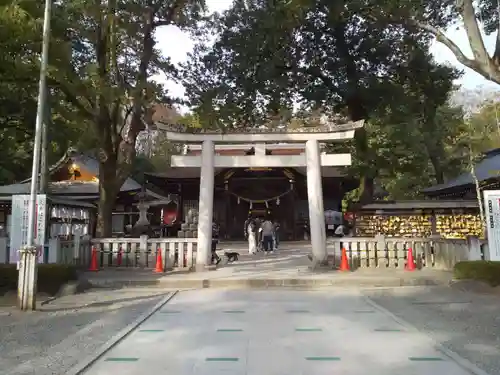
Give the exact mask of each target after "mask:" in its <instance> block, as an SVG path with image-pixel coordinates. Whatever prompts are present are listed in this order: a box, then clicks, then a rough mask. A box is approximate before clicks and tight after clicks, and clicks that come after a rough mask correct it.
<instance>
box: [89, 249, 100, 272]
mask: <svg viewBox="0 0 500 375" xmlns="http://www.w3.org/2000/svg"><path fill="white" fill-rule="evenodd" d="M89 271H91V272H96V271H99V268H97V250H96V248H95V246H93V247H92V254H91V255H90V267H89Z"/></svg>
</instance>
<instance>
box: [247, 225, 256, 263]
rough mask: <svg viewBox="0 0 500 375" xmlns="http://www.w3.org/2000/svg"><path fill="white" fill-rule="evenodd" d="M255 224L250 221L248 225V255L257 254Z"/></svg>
mask: <svg viewBox="0 0 500 375" xmlns="http://www.w3.org/2000/svg"><path fill="white" fill-rule="evenodd" d="M254 227H255V223H254V222H253V221H249V223H248V225H247V239H248V254H251V255H252V254H255V253H256V252H257V246H256V244H257V243H256V241H255V228H254Z"/></svg>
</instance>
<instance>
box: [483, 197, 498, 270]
mask: <svg viewBox="0 0 500 375" xmlns="http://www.w3.org/2000/svg"><path fill="white" fill-rule="evenodd" d="M483 194H484V214H485V216H486V229H487V232H488V248H489V252H490V259H489V260H496V261H499V260H500V190H485V191H484V193H483Z"/></svg>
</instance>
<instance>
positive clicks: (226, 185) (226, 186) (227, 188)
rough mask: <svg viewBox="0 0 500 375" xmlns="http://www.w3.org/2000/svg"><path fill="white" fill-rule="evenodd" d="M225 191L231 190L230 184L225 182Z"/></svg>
mask: <svg viewBox="0 0 500 375" xmlns="http://www.w3.org/2000/svg"><path fill="white" fill-rule="evenodd" d="M224 190H226V191H227V190H229V184H228V182H227V181H224Z"/></svg>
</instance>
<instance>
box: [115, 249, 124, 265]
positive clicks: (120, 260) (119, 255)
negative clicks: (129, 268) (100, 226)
mask: <svg viewBox="0 0 500 375" xmlns="http://www.w3.org/2000/svg"><path fill="white" fill-rule="evenodd" d="M122 260H123V255H122V248H121V247H120V248H119V249H118V254H117V255H116V265H117V266H118V267H120V266H121V265H122Z"/></svg>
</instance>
